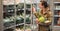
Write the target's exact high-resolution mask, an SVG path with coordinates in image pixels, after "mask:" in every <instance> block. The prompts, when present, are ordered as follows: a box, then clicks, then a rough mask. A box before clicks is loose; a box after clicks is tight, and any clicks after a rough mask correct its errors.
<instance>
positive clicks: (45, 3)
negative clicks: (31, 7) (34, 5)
mask: <svg viewBox="0 0 60 31" xmlns="http://www.w3.org/2000/svg"><path fill="white" fill-rule="evenodd" d="M40 2H41V3H42V6H44V8H47V7H48V3H47V2H46V1H40Z"/></svg>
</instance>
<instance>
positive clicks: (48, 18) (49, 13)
mask: <svg viewBox="0 0 60 31" xmlns="http://www.w3.org/2000/svg"><path fill="white" fill-rule="evenodd" d="M34 15H35V16H36V18H38V17H40V15H41V16H43V17H45V19H46V21H50V22H52V11H50V10H47V11H46V12H44V13H43V11H42V10H41V11H40V12H35V13H34Z"/></svg>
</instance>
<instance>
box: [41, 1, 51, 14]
mask: <svg viewBox="0 0 60 31" xmlns="http://www.w3.org/2000/svg"><path fill="white" fill-rule="evenodd" d="M40 2H41V3H42V6H44V8H50V7H49V5H48V3H47V2H46V1H40ZM49 10H50V9H49ZM41 13H42V14H43V10H41Z"/></svg>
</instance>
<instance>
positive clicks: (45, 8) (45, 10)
mask: <svg viewBox="0 0 60 31" xmlns="http://www.w3.org/2000/svg"><path fill="white" fill-rule="evenodd" d="M39 7H40V9H41V11H40V12H39V13H38V12H36V10H35V8H34V7H33V12H34V15H35V16H36V22H37V24H38V28H39V30H38V31H48V29H49V26H50V24H51V20H52V19H51V17H52V13H51V11H50V9H49V5H48V4H47V2H46V1H40V3H39ZM40 15H41V16H43V17H44V18H45V19H46V21H45V22H44V23H41V22H40V21H39V19H38V17H39V16H40ZM47 21H48V22H47ZM42 24H43V25H42Z"/></svg>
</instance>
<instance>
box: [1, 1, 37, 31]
mask: <svg viewBox="0 0 60 31" xmlns="http://www.w3.org/2000/svg"><path fill="white" fill-rule="evenodd" d="M33 5H34V6H36V7H37V2H34V1H32V0H29V1H28V0H11V1H10V0H3V1H2V6H3V8H2V9H3V10H2V14H3V16H2V20H3V25H2V26H3V28H4V29H3V31H33V30H36V28H37V25H36V24H35V18H33V17H34V15H33V12H32V7H33ZM36 31H37V30H36Z"/></svg>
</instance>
